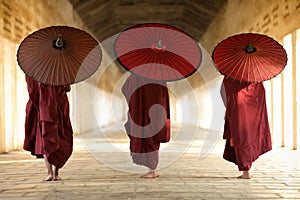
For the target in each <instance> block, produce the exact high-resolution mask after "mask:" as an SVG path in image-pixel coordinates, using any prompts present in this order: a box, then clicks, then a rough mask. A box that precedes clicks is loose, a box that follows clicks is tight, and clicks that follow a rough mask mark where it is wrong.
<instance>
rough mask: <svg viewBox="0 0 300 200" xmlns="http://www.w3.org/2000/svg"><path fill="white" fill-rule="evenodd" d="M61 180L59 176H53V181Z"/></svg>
mask: <svg viewBox="0 0 300 200" xmlns="http://www.w3.org/2000/svg"><path fill="white" fill-rule="evenodd" d="M59 180H61V178H60V177H59V176H54V177H53V181H59Z"/></svg>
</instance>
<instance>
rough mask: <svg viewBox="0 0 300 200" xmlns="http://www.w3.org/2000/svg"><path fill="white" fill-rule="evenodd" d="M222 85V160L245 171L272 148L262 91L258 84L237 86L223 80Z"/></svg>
mask: <svg viewBox="0 0 300 200" xmlns="http://www.w3.org/2000/svg"><path fill="white" fill-rule="evenodd" d="M223 86H224V88H225V91H226V99H224V98H223V101H224V102H225V105H226V113H225V125H224V135H223V138H224V139H226V145H225V149H224V154H223V158H224V159H225V160H228V161H230V162H234V163H235V164H237V165H238V168H239V170H240V171H245V170H249V169H250V168H251V165H252V162H254V161H255V160H256V159H257V158H258V157H259V156H260V155H262V154H264V153H266V152H268V151H270V150H271V149H272V142H271V134H270V128H269V122H268V114H267V107H266V97H265V89H264V86H263V84H262V83H257V84H250V83H240V82H237V81H233V80H230V79H227V78H225V79H224V80H223ZM222 97H224V96H223V95H222Z"/></svg>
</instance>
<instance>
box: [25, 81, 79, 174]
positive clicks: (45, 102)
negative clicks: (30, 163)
mask: <svg viewBox="0 0 300 200" xmlns="http://www.w3.org/2000/svg"><path fill="white" fill-rule="evenodd" d="M26 82H27V89H28V93H29V100H28V102H27V105H26V119H25V139H24V145H23V148H24V149H25V150H27V151H30V152H31V154H32V155H35V156H37V157H43V155H45V156H46V158H47V160H48V161H49V163H50V164H52V165H55V166H56V167H58V168H61V167H62V166H63V165H64V164H65V163H66V162H67V160H68V159H69V157H70V156H71V154H72V151H73V130H72V126H71V121H70V117H69V101H68V97H67V94H66V92H68V91H70V86H66V87H64V86H48V85H44V84H42V83H38V82H36V81H34V80H32V79H30V78H29V77H27V76H26Z"/></svg>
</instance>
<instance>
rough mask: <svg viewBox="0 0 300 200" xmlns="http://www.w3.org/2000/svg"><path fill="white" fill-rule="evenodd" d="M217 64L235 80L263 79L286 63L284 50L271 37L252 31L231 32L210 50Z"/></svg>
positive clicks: (278, 70)
mask: <svg viewBox="0 0 300 200" xmlns="http://www.w3.org/2000/svg"><path fill="white" fill-rule="evenodd" d="M212 57H213V60H214V63H215V66H216V68H217V69H218V70H219V71H220V73H222V74H223V75H225V76H226V77H230V78H232V79H234V80H239V81H246V82H253V83H256V82H262V81H265V80H269V79H271V78H273V77H275V76H276V75H278V74H279V73H280V72H281V71H282V70H283V69H284V67H285V65H286V62H287V54H286V52H285V50H284V48H283V47H282V46H281V45H280V44H279V43H278V42H277V41H275V40H274V39H273V38H270V37H268V36H266V35H261V34H255V33H243V34H239V35H234V36H231V37H229V38H227V39H225V40H223V41H222V42H220V43H219V44H218V45H217V46H216V47H215V49H214V51H213V55H212Z"/></svg>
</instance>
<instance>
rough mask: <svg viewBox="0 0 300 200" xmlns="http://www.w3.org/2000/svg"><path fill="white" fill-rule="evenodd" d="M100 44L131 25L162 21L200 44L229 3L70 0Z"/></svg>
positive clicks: (219, 0)
mask: <svg viewBox="0 0 300 200" xmlns="http://www.w3.org/2000/svg"><path fill="white" fill-rule="evenodd" d="M69 1H70V2H71V3H72V5H73V7H74V9H75V11H76V12H77V13H78V14H79V16H80V17H81V18H82V20H83V22H84V24H85V26H86V27H87V28H89V30H91V31H92V32H93V34H94V36H95V37H96V38H97V39H98V40H99V41H100V42H101V41H103V40H105V39H106V38H108V37H110V36H113V35H115V34H117V33H119V32H121V31H123V30H124V29H126V28H129V27H130V26H133V25H136V24H140V23H149V22H159V23H165V24H170V25H173V26H176V27H178V28H181V29H182V30H184V31H185V32H187V33H188V34H190V35H191V36H192V37H193V38H194V39H195V40H197V41H199V40H200V38H201V36H202V35H203V34H204V33H205V31H206V30H207V28H208V27H209V25H210V23H211V22H212V21H213V20H214V18H215V17H216V15H217V14H218V13H219V11H220V10H221V9H222V8H223V7H224V5H225V4H226V2H227V0H69Z"/></svg>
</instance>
